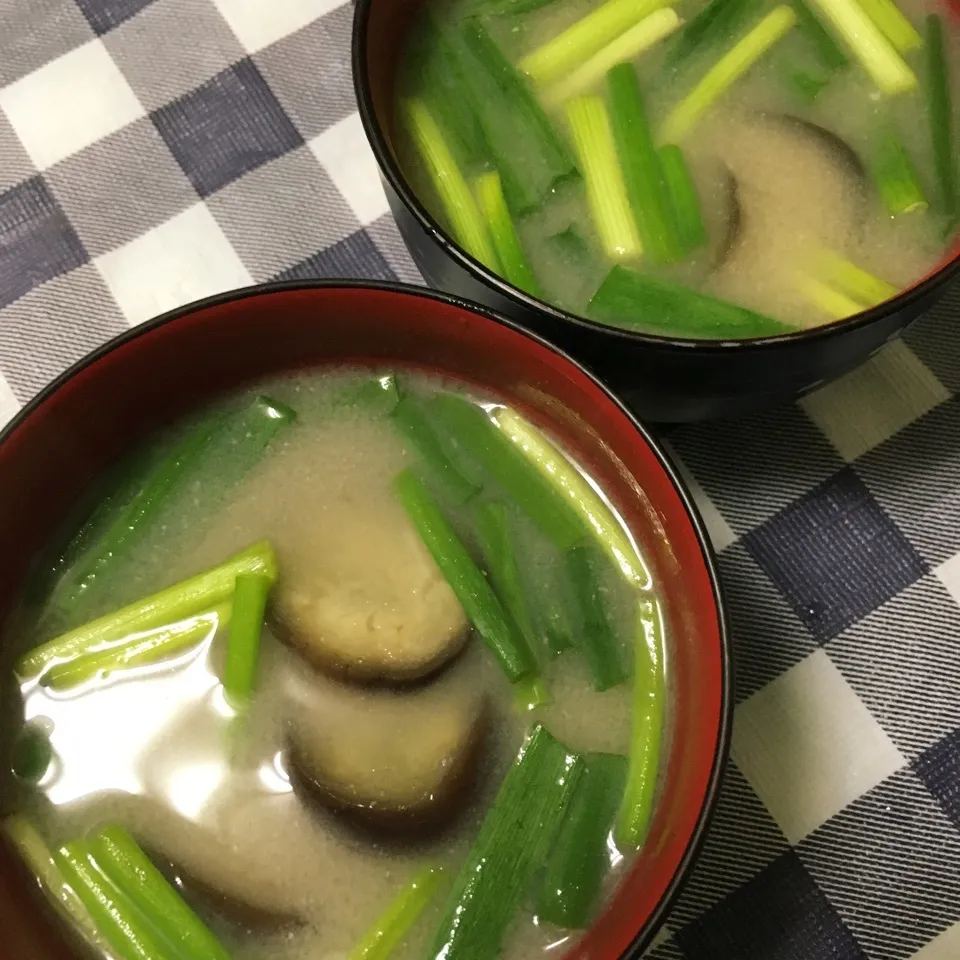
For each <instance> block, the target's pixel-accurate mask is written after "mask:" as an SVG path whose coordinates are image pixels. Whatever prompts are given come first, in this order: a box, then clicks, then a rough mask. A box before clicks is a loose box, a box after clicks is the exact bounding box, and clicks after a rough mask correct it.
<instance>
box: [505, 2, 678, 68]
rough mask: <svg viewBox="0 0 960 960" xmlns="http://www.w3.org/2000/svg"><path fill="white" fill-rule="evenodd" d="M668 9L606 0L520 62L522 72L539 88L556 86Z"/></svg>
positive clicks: (657, 3)
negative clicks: (657, 12)
mask: <svg viewBox="0 0 960 960" xmlns="http://www.w3.org/2000/svg"><path fill="white" fill-rule="evenodd" d="M664 6H666V3H665V2H664V0H606V3H604V4H602V5H601V6H599V7H597V8H596V9H595V10H593V11H592V12H591V13H588V14H587V15H586V16H585V17H584V18H583V19H582V20H578V21H577V22H576V23H575V24H573V26H571V27H569V28H568V29H566V30H564V31H563V32H562V33H561V34H559V35H558V36H556V37H554V38H553V39H552V40H548V41H547V42H546V43H545V44H543V46H540V47H538V48H537V49H536V50H533V51H531V52H530V53H528V54H527V55H526V56H525V57H524V58H523V59H522V60H521V61H520V69H521V70H522V71H523V72H524V73H525V74H527V75H528V76H529V77H530V78H531V79H532V80H533V81H534V82H535V83H537V84H539V85H543V84H548V83H553V82H554V81H556V80H559V79H560V77H562V76H564V75H565V74H566V73H568V72H569V71H570V70H573V69H574V68H575V67H577V66H578V65H579V64H581V63H583V62H584V60H586V59H587V58H588V57H592V56H593V55H594V54H595V53H596V52H597V51H598V50H601V49H602V48H603V47H605V46H606V45H607V44H608V43H611V42H612V41H613V40H615V39H616V38H617V37H619V36H620V35H621V34H623V33H624V32H625V31H627V30H629V29H630V27H632V26H634V24H636V23H639V22H640V21H641V20H643V19H644V17H647V16H649V15H650V14H651V13H653V12H654V10H658V9H659V8H660V7H664Z"/></svg>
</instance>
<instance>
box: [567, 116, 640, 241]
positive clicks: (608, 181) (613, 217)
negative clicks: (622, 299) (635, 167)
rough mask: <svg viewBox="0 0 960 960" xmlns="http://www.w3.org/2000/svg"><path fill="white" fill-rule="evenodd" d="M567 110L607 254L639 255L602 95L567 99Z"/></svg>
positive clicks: (588, 192)
mask: <svg viewBox="0 0 960 960" xmlns="http://www.w3.org/2000/svg"><path fill="white" fill-rule="evenodd" d="M564 112H565V114H566V118H567V124H568V125H569V127H570V135H571V138H572V139H573V143H574V147H575V149H576V152H577V158H578V160H579V162H580V169H581V171H582V172H583V178H584V181H585V183H586V188H587V201H588V203H589V205H590V212H591V214H592V216H593V221H594V223H595V225H596V228H597V233H598V234H599V235H600V243H601V244H602V246H603V250H604V253H605V254H606V255H607V257H609V258H610V259H611V260H632V259H634V258H636V257H639V256H640V254H641V253H643V246H642V244H641V242H640V235H639V233H638V232H637V225H636V223H635V222H634V219H633V213H632V211H631V210H630V201H629V200H628V199H627V188H626V185H625V184H624V182H623V173H622V171H621V169H620V165H619V163H618V162H617V148H616V144H615V143H614V139H613V129H612V128H611V126H610V117H609V114H608V113H607V107H606V104H605V103H604V102H603V100H602V99H601V98H600V97H577V98H576V99H574V100H570V101H568V103H567V104H566V107H565V110H564Z"/></svg>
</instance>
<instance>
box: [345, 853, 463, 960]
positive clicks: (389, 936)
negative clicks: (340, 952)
mask: <svg viewBox="0 0 960 960" xmlns="http://www.w3.org/2000/svg"><path fill="white" fill-rule="evenodd" d="M445 876H446V871H445V870H444V869H443V868H442V867H421V868H420V870H419V871H418V872H417V874H416V875H415V876H414V878H413V879H412V880H411V881H410V882H409V883H408V884H407V885H406V886H405V887H404V888H403V890H401V891H400V893H398V894H397V896H396V898H395V899H394V900H393V902H392V903H391V904H390V905H389V906H388V907H387V909H386V910H385V911H384V912H383V914H382V915H381V916H380V917H379V919H378V920H377V922H376V923H375V924H374V926H373V927H372V928H371V929H370V930H369V931H368V932H367V934H366V935H365V936H364V938H363V939H362V940H361V941H360V943H358V944H357V946H356V947H354V949H353V950H352V951H351V953H350V956H349V958H348V960H387V958H388V957H389V956H390V954H392V953H393V951H394V950H396V948H397V947H398V946H399V945H400V943H401V942H402V940H403V938H404V936H405V935H406V933H407V931H408V930H409V929H410V928H411V927H412V926H413V925H414V923H416V921H417V920H418V918H419V917H420V914H422V913H423V911H424V909H425V908H426V906H427V904H428V903H429V902H430V901H431V900H432V899H433V898H434V897H435V896H436V895H437V892H438V891H439V890H440V886H441V885H442V883H443V881H444V879H445Z"/></svg>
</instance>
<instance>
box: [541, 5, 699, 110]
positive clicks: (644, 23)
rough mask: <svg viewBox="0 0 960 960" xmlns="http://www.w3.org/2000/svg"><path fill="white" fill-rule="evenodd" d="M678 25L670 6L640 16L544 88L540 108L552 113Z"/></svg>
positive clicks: (663, 37)
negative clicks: (583, 60)
mask: <svg viewBox="0 0 960 960" xmlns="http://www.w3.org/2000/svg"><path fill="white" fill-rule="evenodd" d="M680 23H681V21H680V17H678V16H677V12H676V10H674V9H673V8H672V7H666V8H665V9H663V10H656V11H654V12H653V13H651V14H650V16H648V17H644V18H643V20H641V21H640V22H639V23H638V24H636V25H635V26H632V27H631V28H630V29H629V30H627V31H626V33H623V34H621V35H620V36H619V37H617V38H616V40H614V41H613V42H612V43H608V44H607V45H606V46H605V47H604V48H603V49H602V50H600V51H598V52H597V53H595V54H594V55H593V56H592V57H590V58H589V59H588V60H586V61H585V62H584V63H582V64H580V66H578V67H577V68H576V69H575V70H572V71H571V72H570V73H568V74H567V75H566V76H563V77H561V78H560V79H559V80H557V81H556V83H554V84H552V85H551V86H549V87H547V88H546V89H545V90H544V91H543V95H542V100H543V103H544V106H546V107H547V109H550V110H553V109H556V108H557V107H559V106H561V105H562V104H564V103H566V101H567V100H570V99H572V98H573V97H578V96H580V95H582V94H584V93H587V92H589V91H590V90H591V89H592V88H593V87H595V86H596V85H597V84H598V83H599V82H600V81H601V80H602V79H603V78H604V76H606V74H607V73H608V72H609V71H610V70H611V69H613V67H615V66H616V65H617V64H618V63H627V62H629V61H631V60H636V58H637V57H639V56H640V54H641V53H643V52H644V51H645V50H649V49H650V48H651V47H653V46H655V45H656V44H658V43H660V41H662V40H663V39H665V38H666V37H669V36H670V34H672V33H673V32H674V31H675V30H676V29H677V28H678V27H679V26H680Z"/></svg>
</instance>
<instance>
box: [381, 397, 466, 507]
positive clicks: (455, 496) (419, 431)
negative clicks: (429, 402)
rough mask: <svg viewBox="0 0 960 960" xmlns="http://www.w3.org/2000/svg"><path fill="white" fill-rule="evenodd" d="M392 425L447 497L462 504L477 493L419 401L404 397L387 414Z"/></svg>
mask: <svg viewBox="0 0 960 960" xmlns="http://www.w3.org/2000/svg"><path fill="white" fill-rule="evenodd" d="M391 419H392V421H393V424H394V426H395V427H396V428H397V430H398V431H399V432H400V434H401V435H402V436H403V437H404V438H405V439H406V440H407V441H408V442H409V443H410V445H411V446H412V447H413V449H414V450H415V451H416V452H417V453H418V454H419V455H420V459H421V461H422V463H423V466H424V468H425V471H426V473H427V476H428V478H429V479H430V480H432V481H433V483H434V484H435V485H436V487H437V489H439V490H440V491H442V492H443V493H444V494H445V495H446V496H447V497H449V499H450V500H451V501H452V502H453V503H455V504H457V505H458V506H462V505H463V504H465V503H466V502H467V501H468V500H471V499H472V498H473V497H474V496H476V494H477V493H479V492H480V487H479V485H478V484H476V483H474V482H473V481H472V480H471V479H470V478H469V477H467V476H465V475H464V473H463V471H462V470H461V469H460V468H459V467H458V466H457V464H455V463H454V462H453V460H452V459H451V458H450V457H449V456H448V455H447V451H446V450H445V449H444V446H443V444H442V443H441V440H440V437H439V436H438V435H437V432H436V430H434V428H433V424H432V423H431V422H430V418H429V417H428V416H427V413H426V411H425V409H424V406H423V404H422V403H421V402H420V400H418V399H417V398H415V397H404V398H403V399H402V400H401V401H400V402H399V403H398V404H397V405H396V407H395V408H394V410H393V414H392V415H391Z"/></svg>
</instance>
